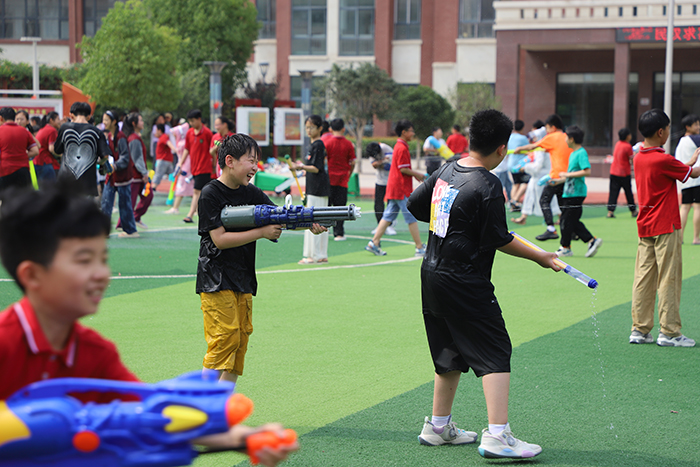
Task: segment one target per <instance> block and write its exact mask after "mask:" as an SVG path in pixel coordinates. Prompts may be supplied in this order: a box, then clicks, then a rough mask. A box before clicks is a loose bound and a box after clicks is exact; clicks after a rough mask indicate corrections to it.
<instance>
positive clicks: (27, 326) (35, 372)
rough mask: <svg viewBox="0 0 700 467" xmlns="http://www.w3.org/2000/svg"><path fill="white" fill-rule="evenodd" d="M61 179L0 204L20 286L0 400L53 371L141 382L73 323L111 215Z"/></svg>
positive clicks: (9, 265) (94, 276) (283, 453)
mask: <svg viewBox="0 0 700 467" xmlns="http://www.w3.org/2000/svg"><path fill="white" fill-rule="evenodd" d="M58 185H62V184H58ZM58 185H57V186H56V187H55V188H49V189H47V190H46V191H33V190H27V189H24V190H20V189H15V190H13V191H11V192H9V193H8V196H5V198H4V199H3V202H2V205H1V206H0V216H1V217H2V222H1V223H0V256H1V257H2V263H3V265H4V266H5V268H6V269H7V270H8V272H9V273H10V274H11V275H12V277H13V278H14V279H15V281H16V283H17V285H18V286H19V287H20V288H21V289H22V291H23V292H24V298H22V300H20V301H19V302H17V303H15V304H13V305H10V307H9V308H7V309H6V310H5V311H4V312H2V313H0V374H2V375H3V378H2V382H0V400H4V399H7V398H8V397H9V396H10V395H12V394H13V393H14V392H15V391H17V390H18V389H20V388H22V387H24V386H26V385H27V384H30V383H33V382H36V381H41V380H45V379H52V378H61V377H83V378H99V379H112V380H119V381H138V378H137V377H136V376H135V375H134V374H133V373H131V372H130V371H129V370H128V369H127V368H126V367H125V366H124V364H123V363H122V362H121V360H120V358H119V353H118V352H117V349H116V347H115V345H114V344H113V343H112V342H110V341H108V340H106V339H105V338H103V337H102V336H100V335H99V334H98V333H97V332H95V331H93V330H92V329H89V328H86V327H83V326H82V325H80V324H79V323H78V322H77V321H78V319H80V318H82V317H84V316H89V315H92V314H95V313H96V312H97V307H98V305H99V303H100V301H101V299H102V296H103V294H104V292H105V290H106V289H107V286H108V285H109V276H110V270H109V266H108V265H107V235H109V230H110V219H109V217H107V216H106V215H104V214H103V213H102V212H101V211H100V208H99V207H98V206H97V205H96V204H95V203H94V201H92V200H91V199H89V198H87V197H85V196H80V195H77V194H72V193H69V191H68V190H67V189H66V188H65V187H63V186H58ZM76 191H77V190H76ZM104 396H106V394H105V395H104ZM100 402H102V401H100ZM278 429H281V427H280V426H279V425H267V426H263V427H259V428H248V427H245V426H243V425H237V426H234V427H233V428H231V429H230V430H229V431H228V432H225V433H221V434H216V435H212V436H207V437H205V438H200V439H198V440H197V444H203V445H206V446H209V447H233V446H240V445H241V444H243V442H244V441H245V438H246V437H247V436H248V435H250V434H252V433H254V432H258V431H268V430H278ZM297 448H298V446H290V447H289V448H284V447H282V448H276V449H271V448H265V449H263V450H262V451H260V454H263V456H264V461H263V460H262V458H261V461H262V463H263V464H264V465H276V464H277V463H278V462H280V461H282V460H284V459H285V458H286V457H287V455H288V454H289V453H290V452H291V451H294V450H296V449H297Z"/></svg>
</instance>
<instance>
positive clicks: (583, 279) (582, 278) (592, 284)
mask: <svg viewBox="0 0 700 467" xmlns="http://www.w3.org/2000/svg"><path fill="white" fill-rule="evenodd" d="M510 234H511V235H512V236H513V237H515V239H516V240H518V241H519V242H520V243H522V244H523V245H525V246H527V247H530V248H532V249H533V250H537V251H544V250H543V249H542V248H540V247H538V246H537V245H535V244H534V243H532V242H530V241H529V240H527V239H526V238H524V237H521V236H520V235H518V234H516V233H515V232H511V233H510ZM554 262H555V263H556V265H557V266H559V267H560V268H561V270H562V271H564V272H565V273H567V274H568V275H570V276H571V277H573V278H574V279H576V280H577V281H579V282H580V283H582V284H583V285H585V286H586V287H588V288H590V289H595V288H597V287H598V281H597V280H595V279H591V278H590V277H588V276H587V275H585V274H584V273H582V272H581V271H579V270H578V269H576V268H575V267H573V266H571V265H569V264H566V263H565V262H564V261H562V260H560V259H555V260H554Z"/></svg>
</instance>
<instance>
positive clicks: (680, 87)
mask: <svg viewBox="0 0 700 467" xmlns="http://www.w3.org/2000/svg"><path fill="white" fill-rule="evenodd" d="M665 81H666V76H665V75H664V73H654V96H653V98H652V102H651V104H652V107H653V108H656V109H663V108H664V83H665ZM672 81H673V84H672V86H671V115H669V117H671V149H672V151H675V150H676V145H677V144H678V140H679V139H681V137H682V136H683V135H684V134H685V128H683V127H682V126H681V119H682V118H683V117H685V116H686V115H688V114H695V115H700V73H696V72H682V73H674V74H673V79H672Z"/></svg>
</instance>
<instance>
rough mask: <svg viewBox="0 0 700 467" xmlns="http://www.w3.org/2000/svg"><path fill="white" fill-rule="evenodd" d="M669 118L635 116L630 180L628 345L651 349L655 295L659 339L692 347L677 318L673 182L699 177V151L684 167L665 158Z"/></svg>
mask: <svg viewBox="0 0 700 467" xmlns="http://www.w3.org/2000/svg"><path fill="white" fill-rule="evenodd" d="M670 123H671V122H670V120H669V118H668V116H667V115H666V114H665V113H664V112H663V111H662V110H659V109H652V110H649V111H647V112H644V113H643V114H642V116H641V117H639V132H640V133H641V134H642V135H643V136H644V147H643V148H642V149H641V150H640V151H639V154H638V155H637V157H635V158H634V178H635V180H636V182H637V196H638V197H639V216H638V217H637V231H638V233H639V244H638V246H637V261H636V263H635V265H634V285H633V287H632V334H631V335H630V344H651V343H653V342H654V337H653V336H652V335H651V330H652V328H653V327H654V302H655V301H656V295H657V291H658V296H659V337H658V338H657V339H656V344H657V345H660V346H664V347H693V346H695V341H694V340H693V339H689V338H687V337H685V336H684V335H683V334H681V317H680V313H679V309H680V303H681V285H682V276H683V271H682V263H681V258H682V252H681V243H682V237H681V217H680V212H679V210H678V189H677V187H676V181H680V182H685V181H686V180H688V178H689V177H692V178H698V177H700V167H694V168H693V165H694V164H695V162H696V161H697V158H698V154H700V148H699V149H698V150H696V151H695V153H694V154H693V157H692V158H691V160H690V161H688V163H687V164H684V163H683V162H681V161H679V160H678V159H676V158H675V157H673V156H671V155H670V154H666V153H665V151H664V150H663V148H662V146H663V145H664V143H666V140H668V137H669V135H670V133H671V125H670Z"/></svg>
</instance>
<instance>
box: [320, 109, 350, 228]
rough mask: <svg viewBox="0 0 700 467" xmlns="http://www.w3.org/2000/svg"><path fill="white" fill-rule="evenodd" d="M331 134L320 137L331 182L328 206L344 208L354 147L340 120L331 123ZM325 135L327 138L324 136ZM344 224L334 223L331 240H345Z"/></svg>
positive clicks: (346, 200)
mask: <svg viewBox="0 0 700 467" xmlns="http://www.w3.org/2000/svg"><path fill="white" fill-rule="evenodd" d="M330 127H331V132H330V133H326V134H325V135H323V136H322V137H321V140H323V144H325V146H326V153H327V154H328V176H329V177H330V181H331V194H330V196H329V197H328V204H329V205H330V206H345V205H346V204H347V202H348V182H349V181H350V176H351V175H352V170H353V168H354V167H355V146H354V145H353V144H352V143H351V142H350V141H349V140H348V139H347V138H346V137H345V122H344V121H343V119H342V118H335V119H333V120H332V121H331V125H330ZM326 135H327V136H326ZM344 224H345V223H344V222H343V221H338V222H336V225H335V227H333V237H334V238H333V239H334V240H335V241H336V242H340V241H343V240H345V225H344Z"/></svg>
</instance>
